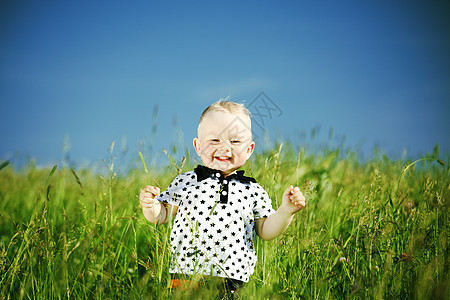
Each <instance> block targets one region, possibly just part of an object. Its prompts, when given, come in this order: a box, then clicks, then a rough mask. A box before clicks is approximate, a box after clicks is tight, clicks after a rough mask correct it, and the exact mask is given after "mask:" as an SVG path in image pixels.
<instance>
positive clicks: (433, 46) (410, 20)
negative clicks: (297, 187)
mask: <svg viewBox="0 0 450 300" xmlns="http://www.w3.org/2000/svg"><path fill="white" fill-rule="evenodd" d="M0 11H1V12H0V101H1V102H0V110H1V112H2V114H1V115H2V116H1V118H0V128H1V129H0V140H1V143H0V160H6V159H9V160H11V161H13V162H15V161H22V160H24V159H28V158H29V157H33V158H35V159H36V161H37V163H38V164H44V165H45V164H52V163H58V162H61V159H62V158H63V144H64V143H65V141H68V144H69V145H70V150H69V154H70V160H71V163H73V164H82V163H84V162H98V161H101V160H102V159H103V158H108V156H109V155H108V153H107V149H108V148H109V146H110V145H111V143H112V142H113V141H115V142H116V151H120V150H119V149H120V148H121V147H122V148H125V140H126V148H127V149H128V152H127V156H128V158H129V159H131V160H133V159H135V158H136V157H137V153H138V151H144V152H147V155H153V156H154V157H158V155H161V153H162V151H161V149H162V148H166V149H170V148H171V146H172V145H173V144H174V143H177V144H178V145H187V147H191V146H190V145H191V140H192V138H193V137H195V134H196V126H197V122H198V119H199V116H200V114H201V112H202V111H203V109H204V108H206V106H208V105H209V104H211V103H212V102H214V101H215V100H217V99H219V98H221V97H226V96H230V98H231V100H234V101H237V102H242V101H246V103H247V104H250V103H251V102H252V101H253V100H254V99H255V97H257V96H258V95H259V94H260V93H261V92H264V93H265V95H266V96H267V97H268V98H269V99H270V100H271V101H272V102H271V103H274V104H276V105H277V106H278V108H279V109H280V113H279V114H276V115H275V114H274V115H273V116H272V118H266V119H265V123H264V126H262V127H264V129H265V130H267V131H268V132H269V134H270V136H271V137H272V140H275V139H279V140H282V141H291V142H293V143H294V144H296V145H300V144H302V143H308V140H310V133H311V130H312V129H313V128H316V129H320V131H319V130H318V132H319V136H321V137H322V139H323V140H324V141H325V142H326V141H327V140H328V132H329V128H330V127H331V128H333V132H334V138H333V143H335V144H336V145H338V144H339V143H340V140H342V137H343V136H344V135H345V136H346V144H347V145H349V146H351V147H355V148H361V149H364V152H365V154H366V155H370V153H371V150H373V148H374V147H375V146H378V147H380V148H381V150H382V151H383V152H385V153H387V154H389V155H393V156H399V155H401V154H402V152H403V149H407V151H408V152H407V153H408V156H410V157H412V158H415V157H418V156H420V155H422V154H425V153H427V152H432V150H433V147H434V145H435V144H436V143H437V142H439V143H440V145H441V151H445V150H447V151H448V150H449V148H450V140H449V134H448V133H449V132H450V124H449V119H448V115H449V112H450V56H449V55H448V53H450V18H449V16H450V5H449V4H448V2H446V1H370V2H369V1H356V0H355V1H322V0H320V1H221V2H219V1H170V2H169V1H127V2H125V1H35V2H25V1H14V2H11V1H8V3H6V2H5V1H3V2H2V4H0ZM257 100H258V101H261V99H257ZM260 103H262V102H260ZM155 106H157V114H155V113H154V109H155ZM255 107H257V106H255ZM253 112H254V111H253ZM153 116H157V119H156V120H154V119H153ZM154 123H156V124H157V126H156V132H153V131H152V126H153V124H154ZM256 133H257V132H256ZM257 134H258V133H257ZM259 136H262V132H260V133H259ZM309 142H310V141H309ZM256 143H257V147H258V146H260V148H261V146H264V144H265V141H264V139H263V138H260V139H259V140H256ZM150 148H152V149H153V150H152V151H150V150H149V149H150Z"/></svg>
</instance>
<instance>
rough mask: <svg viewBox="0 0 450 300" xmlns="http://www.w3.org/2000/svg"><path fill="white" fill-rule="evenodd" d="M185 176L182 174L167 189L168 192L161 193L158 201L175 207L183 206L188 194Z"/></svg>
mask: <svg viewBox="0 0 450 300" xmlns="http://www.w3.org/2000/svg"><path fill="white" fill-rule="evenodd" d="M185 177H186V176H185V174H180V175H178V176H177V177H175V179H174V180H173V181H172V183H171V184H170V185H169V186H168V187H167V190H165V191H164V192H162V193H160V194H159V195H158V197H157V198H156V199H157V200H158V201H161V202H165V203H168V204H170V205H174V206H180V205H182V202H183V199H184V198H185V196H186V195H185V194H186V186H185V184H184V182H185Z"/></svg>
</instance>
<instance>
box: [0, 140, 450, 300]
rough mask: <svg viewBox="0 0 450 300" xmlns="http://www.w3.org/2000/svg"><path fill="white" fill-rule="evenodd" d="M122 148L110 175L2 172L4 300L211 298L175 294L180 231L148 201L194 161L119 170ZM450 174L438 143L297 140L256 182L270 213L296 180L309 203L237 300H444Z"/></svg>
mask: <svg viewBox="0 0 450 300" xmlns="http://www.w3.org/2000/svg"><path fill="white" fill-rule="evenodd" d="M113 151H114V150H113V148H111V159H109V161H108V162H107V166H105V172H103V174H99V173H98V172H94V171H92V170H91V169H89V168H82V169H73V168H70V167H68V166H65V165H62V166H60V165H55V166H54V167H53V168H52V167H50V168H38V167H36V166H34V165H33V164H30V165H29V166H27V167H23V168H20V169H17V168H14V167H13V166H11V165H9V164H8V162H3V163H2V164H1V165H0V274H1V279H0V280H1V281H0V299H171V298H174V297H175V298H176V297H179V298H187V299H190V298H191V297H199V295H202V297H203V299H208V298H214V290H210V289H208V288H206V287H204V288H202V287H201V288H200V289H199V290H196V291H189V290H188V291H183V292H182V293H178V294H176V295H175V294H174V293H173V292H172V291H171V290H170V289H168V288H167V286H168V284H169V281H170V275H169V274H168V267H167V264H168V260H169V252H168V250H169V246H168V236H169V232H170V224H166V225H161V226H154V225H152V224H150V223H148V222H147V221H146V220H145V218H144V217H143V215H142V210H141V208H140V207H139V201H138V195H139V192H140V189H141V188H142V187H143V186H144V185H147V184H149V183H150V184H153V185H158V186H160V187H161V189H162V190H163V189H164V188H166V187H167V186H168V185H169V183H170V182H171V181H172V180H173V178H174V177H175V176H176V175H177V174H178V173H180V172H185V171H189V170H192V168H193V167H195V161H194V159H192V158H191V157H189V155H186V158H185V159H176V158H174V157H172V156H171V155H170V154H168V157H167V159H166V162H167V163H164V164H163V165H162V166H161V165H160V166H153V165H152V164H148V166H145V167H144V165H143V164H141V165H140V166H138V165H137V164H136V165H137V166H138V167H135V168H131V169H129V170H128V171H126V172H122V173H120V172H119V173H118V172H116V168H115V166H114V162H115V158H114V155H113ZM135 158H136V161H137V162H139V163H140V158H139V154H138V153H136V154H135ZM142 158H143V162H145V161H147V162H148V161H150V157H148V155H146V154H145V153H144V154H143V155H142ZM448 165H449V157H448V154H440V153H439V149H438V147H436V148H435V150H434V152H433V153H431V154H428V155H426V156H424V157H418V158H415V159H413V160H407V159H390V158H389V157H388V156H386V155H382V154H376V153H375V154H374V155H373V156H372V157H371V158H368V159H364V160H362V159H360V158H358V155H357V154H356V153H355V152H353V151H351V150H344V149H343V148H331V147H324V148H323V149H320V151H314V152H312V151H306V150H305V149H304V148H301V147H299V148H295V147H293V146H292V145H291V144H284V145H282V144H278V145H276V146H275V147H273V149H268V150H267V151H263V152H262V153H257V154H254V156H253V157H252V158H251V159H250V161H249V162H247V164H246V166H245V170H246V175H248V176H252V177H255V178H256V179H257V181H258V182H259V183H260V184H261V185H262V186H263V187H264V188H265V189H266V190H267V191H268V193H269V195H270V196H271V198H272V200H273V206H274V208H277V207H278V206H279V205H280V201H281V195H282V192H283V191H284V189H285V188H286V187H287V186H289V185H290V184H294V185H298V186H299V187H301V189H302V191H303V192H304V194H305V195H306V198H307V206H306V207H305V208H304V209H303V210H302V211H301V212H299V213H298V214H297V215H296V216H295V218H294V221H293V223H292V224H291V226H290V227H289V228H288V230H287V231H286V232H285V233H284V234H283V235H282V236H280V237H279V238H277V239H275V240H272V241H262V240H260V239H259V238H256V243H255V246H256V249H257V253H258V263H257V267H256V269H255V273H254V275H253V276H252V277H251V279H250V281H249V283H248V284H247V285H246V287H245V288H244V289H242V290H241V298H242V299H448V297H449V292H448V284H449V273H448V270H449V248H448V238H449V220H448V216H449V193H450V185H449V183H450V182H449V167H448Z"/></svg>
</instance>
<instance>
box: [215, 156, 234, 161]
mask: <svg viewBox="0 0 450 300" xmlns="http://www.w3.org/2000/svg"><path fill="white" fill-rule="evenodd" d="M214 159H215V160H218V161H231V157H230V156H214Z"/></svg>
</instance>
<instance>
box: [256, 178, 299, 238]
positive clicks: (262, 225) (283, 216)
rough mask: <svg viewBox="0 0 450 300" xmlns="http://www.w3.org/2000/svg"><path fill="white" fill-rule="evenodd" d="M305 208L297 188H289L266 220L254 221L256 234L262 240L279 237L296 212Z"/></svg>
mask: <svg viewBox="0 0 450 300" xmlns="http://www.w3.org/2000/svg"><path fill="white" fill-rule="evenodd" d="M304 206H305V197H304V196H303V194H302V192H300V189H299V188H298V187H295V188H294V187H293V186H290V187H289V188H287V189H286V191H284V193H283V201H282V203H281V206H280V207H279V208H278V209H277V211H276V212H275V213H273V214H271V215H270V216H269V217H267V218H262V219H257V220H256V227H255V230H256V234H258V236H259V237H260V238H262V239H263V240H266V241H268V240H272V239H274V238H276V237H277V236H279V235H281V234H282V233H283V232H284V231H285V230H286V228H288V226H289V224H290V223H291V221H292V218H293V216H294V214H295V213H296V212H298V211H299V210H301V209H302V208H303V207H304Z"/></svg>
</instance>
